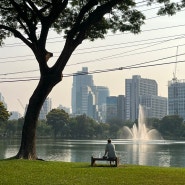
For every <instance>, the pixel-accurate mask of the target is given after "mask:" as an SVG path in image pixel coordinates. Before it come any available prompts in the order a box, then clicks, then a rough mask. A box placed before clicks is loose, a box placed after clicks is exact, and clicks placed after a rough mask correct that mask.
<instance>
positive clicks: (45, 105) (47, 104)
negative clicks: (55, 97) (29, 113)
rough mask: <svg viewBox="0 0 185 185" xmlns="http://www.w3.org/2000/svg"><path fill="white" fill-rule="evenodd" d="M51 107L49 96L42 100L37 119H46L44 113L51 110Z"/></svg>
mask: <svg viewBox="0 0 185 185" xmlns="http://www.w3.org/2000/svg"><path fill="white" fill-rule="evenodd" d="M51 107H52V102H51V98H48V97H47V98H46V100H45V101H44V103H43V105H42V108H41V111H40V114H39V119H40V120H42V119H46V115H47V114H48V113H49V112H50V111H51Z"/></svg>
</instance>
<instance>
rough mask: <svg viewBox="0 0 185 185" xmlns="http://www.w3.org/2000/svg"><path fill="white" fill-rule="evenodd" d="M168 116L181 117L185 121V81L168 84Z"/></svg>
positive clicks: (173, 81) (174, 80) (175, 80)
mask: <svg viewBox="0 0 185 185" xmlns="http://www.w3.org/2000/svg"><path fill="white" fill-rule="evenodd" d="M168 114H169V115H179V116H180V117H182V118H183V119H184V120H185V80H177V79H173V80H172V81H169V82H168Z"/></svg>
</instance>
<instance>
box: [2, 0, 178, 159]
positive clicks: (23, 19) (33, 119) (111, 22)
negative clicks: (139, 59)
mask: <svg viewBox="0 0 185 185" xmlns="http://www.w3.org/2000/svg"><path fill="white" fill-rule="evenodd" d="M156 1H157V2H159V3H163V2H164V4H165V7H166V8H165V9H164V10H162V11H161V12H162V13H166V10H169V8H170V10H173V11H171V12H170V11H168V12H169V13H171V14H172V13H174V10H176V8H177V6H175V4H173V6H169V1H170V0H156ZM148 2H149V3H151V2H153V0H148ZM135 5H136V3H135V1H133V0H37V1H33V0H1V1H0V45H2V44H3V40H4V39H6V38H7V37H10V36H14V37H16V38H19V39H20V40H21V41H22V42H23V43H24V44H25V45H26V46H28V47H29V48H30V49H31V50H32V52H33V54H34V56H35V59H36V61H37V63H38V65H39V69H40V80H39V82H38V85H37V87H36V89H35V91H34V92H33V94H32V96H31V97H30V100H29V105H28V108H27V112H26V115H25V120H24V126H23V130H22V140H21V146H20V149H19V152H18V154H17V155H16V157H17V158H25V159H37V155H36V125H37V120H38V116H39V113H40V109H41V107H42V104H43V103H44V101H45V99H46V97H47V96H48V94H49V93H50V92H51V91H52V89H53V87H54V86H55V85H56V84H58V83H59V82H60V81H61V80H62V72H63V70H64V68H65V66H66V64H67V62H68V60H69V58H70V56H71V55H72V53H73V51H74V50H75V49H76V48H77V47H78V46H79V45H80V44H81V43H82V41H83V40H85V39H90V40H95V39H97V38H104V35H105V34H106V33H107V32H108V31H109V30H112V31H113V32H116V31H121V32H125V31H131V32H133V33H138V32H140V26H141V25H142V24H143V23H144V19H145V17H144V15H143V14H142V13H141V12H139V11H138V10H137V9H136V6H135ZM51 28H53V29H54V30H55V31H56V32H57V33H63V34H64V38H65V39H66V41H65V44H64V47H63V50H62V51H61V53H60V56H59V57H58V59H57V60H56V62H55V64H54V65H53V66H52V67H49V66H48V65H47V61H48V60H49V59H50V58H51V57H52V56H53V53H51V52H50V51H47V49H46V42H47V37H48V33H49V31H50V29H51Z"/></svg>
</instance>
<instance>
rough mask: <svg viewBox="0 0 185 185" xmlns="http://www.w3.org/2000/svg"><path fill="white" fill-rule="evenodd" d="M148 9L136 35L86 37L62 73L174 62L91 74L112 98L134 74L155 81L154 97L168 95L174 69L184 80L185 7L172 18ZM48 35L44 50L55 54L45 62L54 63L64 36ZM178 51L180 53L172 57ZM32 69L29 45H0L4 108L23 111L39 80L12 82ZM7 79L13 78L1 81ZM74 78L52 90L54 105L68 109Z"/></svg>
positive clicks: (34, 74) (31, 73) (0, 89)
mask: <svg viewBox="0 0 185 185" xmlns="http://www.w3.org/2000/svg"><path fill="white" fill-rule="evenodd" d="M150 8H151V7H146V6H145V7H142V9H143V10H147V11H144V12H143V13H145V14H146V15H148V19H147V20H146V22H145V25H144V26H142V28H141V29H142V32H141V33H140V34H137V35H134V34H131V33H124V34H123V33H121V34H120V33H117V34H112V33H110V34H109V35H108V36H106V37H105V39H104V40H96V41H94V42H89V41H84V42H83V43H82V44H81V46H80V47H78V48H77V50H76V51H75V53H74V54H73V55H72V57H71V58H70V60H69V62H68V66H66V68H65V70H64V73H63V75H64V76H65V75H67V74H72V73H75V72H77V71H81V70H82V67H88V69H89V71H96V70H104V69H115V68H119V67H126V66H130V65H135V64H141V63H145V64H143V65H155V64H164V63H172V62H176V61H177V63H176V64H175V63H172V64H168V65H159V66H151V67H143V68H132V69H126V70H120V71H114V72H107V73H100V74H94V75H93V79H94V84H95V85H96V86H107V87H108V88H109V90H110V95H111V96H117V95H120V94H122V95H124V94H125V79H128V78H132V75H141V77H142V78H148V79H154V80H156V82H157V83H158V95H159V96H163V97H167V93H168V81H169V80H171V79H172V78H173V73H175V74H176V77H177V78H178V79H185V63H183V61H185V55H184V53H185V21H184V17H185V11H181V12H179V13H177V14H176V15H174V16H172V17H171V16H163V17H157V16H156V14H155V12H156V9H154V10H152V9H150ZM149 9H150V10H149ZM49 38H50V39H48V45H47V50H48V51H51V52H53V53H54V57H53V58H52V59H51V60H50V61H49V65H52V64H53V63H54V62H55V60H56V59H57V56H58V55H59V52H60V51H61V49H62V47H63V44H64V40H63V38H62V36H61V35H56V34H54V33H53V32H52V33H51V34H50V35H49ZM177 48H178V49H177ZM177 54H178V55H181V56H176V55H177ZM149 62H150V63H149ZM35 70H38V65H37V62H36V60H35V59H34V57H33V54H32V52H31V51H30V49H29V48H27V47H26V46H23V44H22V43H21V42H20V41H19V40H18V39H15V38H14V37H12V38H10V39H7V40H6V41H5V45H4V46H3V47H2V48H0V92H1V93H2V95H3V96H4V98H5V101H6V103H7V105H8V111H19V112H20V113H21V114H23V112H24V110H23V108H22V106H21V105H20V102H19V100H20V101H21V103H22V104H23V106H24V107H25V106H26V104H28V102H29V98H30V96H31V94H32V93H33V91H34V89H35V87H36V85H37V83H38V81H26V82H22V81H16V80H18V78H22V77H23V78H24V79H26V78H28V79H30V78H32V77H33V78H34V77H38V76H39V72H38V71H35ZM26 71H27V72H26ZM18 72H20V73H18ZM11 73H15V74H11ZM10 80H12V81H14V82H3V81H10ZM72 80H73V78H72V77H64V78H63V81H62V82H61V83H59V84H58V85H56V86H55V88H54V89H53V91H52V92H51V93H50V95H49V97H50V98H51V99H52V105H53V106H52V107H53V108H56V107H58V106H59V105H60V104H61V105H63V106H66V107H69V108H71V88H72ZM15 81H16V82H15ZM18 99H19V100H18Z"/></svg>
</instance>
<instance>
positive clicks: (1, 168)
mask: <svg viewBox="0 0 185 185" xmlns="http://www.w3.org/2000/svg"><path fill="white" fill-rule="evenodd" d="M0 184H1V185H17V184H19V185H32V184H33V185H117V184H121V185H180V184H183V185H184V184H185V168H174V167H170V168H169V167H151V166H139V165H120V166H119V167H109V166H107V165H104V166H102V165H101V166H97V167H91V166H90V163H68V162H48V161H29V160H0Z"/></svg>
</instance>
